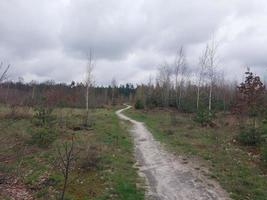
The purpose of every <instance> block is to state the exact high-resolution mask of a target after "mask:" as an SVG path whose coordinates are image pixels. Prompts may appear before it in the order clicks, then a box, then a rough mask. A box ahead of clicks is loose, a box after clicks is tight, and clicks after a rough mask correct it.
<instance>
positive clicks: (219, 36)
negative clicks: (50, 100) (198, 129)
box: [0, 0, 267, 85]
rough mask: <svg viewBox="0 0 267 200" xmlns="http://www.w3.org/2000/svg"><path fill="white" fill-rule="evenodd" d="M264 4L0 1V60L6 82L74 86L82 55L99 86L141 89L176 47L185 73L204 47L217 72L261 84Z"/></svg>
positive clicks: (265, 55)
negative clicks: (214, 47)
mask: <svg viewBox="0 0 267 200" xmlns="http://www.w3.org/2000/svg"><path fill="white" fill-rule="evenodd" d="M266 22H267V1H266V0H253V1H251V0H231V1H229V0H216V1H214V0H198V1H193V0H135V1H132V0H27V1H26V0H1V1H0V60H1V61H2V62H3V63H5V64H11V68H10V73H9V79H11V80H17V79H18V77H22V78H23V79H24V81H31V80H36V81H39V82H41V81H46V80H52V79H53V80H55V81H56V82H67V83H69V82H71V81H72V80H74V81H77V82H82V81H83V80H84V74H85V69H86V63H87V59H88V54H89V52H90V51H91V52H92V53H93V59H94V71H93V73H94V78H95V82H96V84H98V85H106V84H109V83H110V82H111V80H112V79H113V78H115V79H116V80H117V82H118V83H122V84H123V83H127V82H132V83H145V82H147V81H148V79H149V77H150V76H152V77H154V76H155V75H156V73H157V69H158V67H159V66H160V65H161V64H162V63H165V62H167V63H170V64H172V63H173V62H174V58H175V55H176V53H177V51H178V49H179V48H180V47H181V46H183V48H184V49H185V55H186V57H187V64H188V66H190V69H192V71H193V72H196V71H197V69H198V68H199V65H198V61H199V57H200V55H201V53H202V52H203V49H204V48H205V46H206V44H207V42H209V41H210V40H211V39H212V38H215V40H216V41H217V42H218V44H219V48H218V51H217V55H218V63H217V68H218V70H223V71H224V74H225V76H226V77H227V78H229V79H238V77H240V76H242V73H243V72H244V71H245V69H246V67H250V68H251V69H252V70H253V71H255V72H256V73H257V74H258V75H260V76H262V77H263V78H264V77H265V78H266V79H267V45H266V44H267V24H266Z"/></svg>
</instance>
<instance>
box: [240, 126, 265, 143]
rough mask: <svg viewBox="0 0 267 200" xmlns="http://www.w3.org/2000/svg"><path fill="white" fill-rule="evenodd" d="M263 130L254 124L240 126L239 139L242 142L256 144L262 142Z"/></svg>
mask: <svg viewBox="0 0 267 200" xmlns="http://www.w3.org/2000/svg"><path fill="white" fill-rule="evenodd" d="M261 135H262V131H261V129H260V128H255V127H254V126H245V127H241V128H240V132H239V135H238V141H239V142H240V143H241V144H244V145H248V146H254V145H257V144H259V143H260V142H261Z"/></svg>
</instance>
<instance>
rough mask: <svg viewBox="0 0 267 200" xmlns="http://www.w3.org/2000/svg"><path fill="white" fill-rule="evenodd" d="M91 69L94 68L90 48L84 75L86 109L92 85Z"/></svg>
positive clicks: (87, 109)
mask: <svg viewBox="0 0 267 200" xmlns="http://www.w3.org/2000/svg"><path fill="white" fill-rule="evenodd" d="M93 69H94V61H93V53H92V50H90V52H89V55H88V60H87V65H86V77H85V86H86V111H87V112H88V111H89V90H90V87H92V85H93Z"/></svg>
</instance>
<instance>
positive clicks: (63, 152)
mask: <svg viewBox="0 0 267 200" xmlns="http://www.w3.org/2000/svg"><path fill="white" fill-rule="evenodd" d="M57 154H58V161H57V167H58V168H59V170H60V171H61V173H62V174H63V176H64V185H63V188H62V194H61V198H60V199H61V200H64V196H65V192H66V188H67V184H68V179H69V174H70V171H71V169H72V167H73V164H74V161H75V155H74V154H75V153H74V139H73V137H72V138H71V141H70V142H64V143H63V144H62V145H59V146H58V147H57Z"/></svg>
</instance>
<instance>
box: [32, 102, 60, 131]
mask: <svg viewBox="0 0 267 200" xmlns="http://www.w3.org/2000/svg"><path fill="white" fill-rule="evenodd" d="M34 111H35V113H34V116H33V119H32V122H33V124H34V125H35V126H41V127H44V126H47V125H51V124H52V123H53V121H54V120H55V119H54V117H53V116H52V111H53V109H52V108H48V107H44V106H39V107H36V108H35V109H34Z"/></svg>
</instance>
